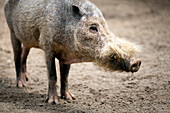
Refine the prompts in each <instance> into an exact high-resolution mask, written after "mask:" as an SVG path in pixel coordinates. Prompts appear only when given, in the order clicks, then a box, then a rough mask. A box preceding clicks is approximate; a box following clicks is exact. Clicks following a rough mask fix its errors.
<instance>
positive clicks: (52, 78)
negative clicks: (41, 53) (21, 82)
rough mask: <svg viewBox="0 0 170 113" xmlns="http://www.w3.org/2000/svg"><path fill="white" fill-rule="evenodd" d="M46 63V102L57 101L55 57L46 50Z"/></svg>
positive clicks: (56, 102)
mask: <svg viewBox="0 0 170 113" xmlns="http://www.w3.org/2000/svg"><path fill="white" fill-rule="evenodd" d="M45 54H46V64H47V71H48V80H49V81H48V97H47V99H46V102H48V103H55V104H58V103H59V98H58V95H57V87H56V83H57V75H56V66H55V57H54V54H53V53H52V52H46V53H45Z"/></svg>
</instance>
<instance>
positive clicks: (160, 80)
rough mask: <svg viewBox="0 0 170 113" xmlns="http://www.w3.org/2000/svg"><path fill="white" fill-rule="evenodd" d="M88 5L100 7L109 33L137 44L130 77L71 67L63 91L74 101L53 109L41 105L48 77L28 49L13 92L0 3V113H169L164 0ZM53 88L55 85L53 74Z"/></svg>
mask: <svg viewBox="0 0 170 113" xmlns="http://www.w3.org/2000/svg"><path fill="white" fill-rule="evenodd" d="M91 1H92V2H93V3H95V4H96V5H97V6H98V7H99V9H101V11H102V12H103V15H104V16H105V18H106V20H107V22H108V25H109V28H110V30H111V31H112V32H114V33H115V34H116V35H118V36H120V37H123V38H126V39H128V40H130V41H132V42H136V43H137V44H140V45H141V46H142V52H141V53H139V54H137V55H136V56H137V57H139V58H140V59H141V60H142V65H141V68H140V70H139V71H138V72H137V73H134V74H132V73H125V72H123V73H118V72H112V73H109V72H104V71H103V70H100V69H98V68H97V67H95V66H94V65H93V64H92V63H80V64H73V65H72V67H71V72H70V75H69V89H70V91H71V92H72V93H73V94H74V95H75V96H76V97H77V99H76V100H75V101H73V102H72V103H69V102H66V101H64V100H60V104H59V105H51V104H47V103H45V98H46V94H47V85H48V79H47V70H46V66H45V61H44V54H43V51H42V50H39V49H31V52H30V54H29V57H28V62H27V63H28V74H29V76H30V81H28V82H27V85H28V86H27V87H26V88H16V83H15V82H16V77H15V69H14V61H13V52H12V47H11V42H10V34H9V29H8V27H7V24H6V21H5V17H4V12H3V4H4V0H1V1H0V113H21V112H25V113H39V112H45V113H51V112H52V113H53V112H57V113H93V112H94V113H111V112H115V113H123V112H124V113H137V112H138V113H169V112H170V1H169V0H91ZM56 63H57V60H56ZM57 70H58V65H57ZM58 75H59V73H58ZM57 84H58V87H60V85H59V84H60V83H59V76H58V82H57ZM58 91H59V90H58Z"/></svg>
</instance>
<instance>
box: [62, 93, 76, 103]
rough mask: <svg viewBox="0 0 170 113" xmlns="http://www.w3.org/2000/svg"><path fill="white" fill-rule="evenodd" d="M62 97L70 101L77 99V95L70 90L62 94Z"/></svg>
mask: <svg viewBox="0 0 170 113" xmlns="http://www.w3.org/2000/svg"><path fill="white" fill-rule="evenodd" d="M61 98H62V99H65V100H67V101H69V102H70V101H72V100H75V99H76V98H75V96H74V95H73V94H71V93H70V92H66V93H64V94H61Z"/></svg>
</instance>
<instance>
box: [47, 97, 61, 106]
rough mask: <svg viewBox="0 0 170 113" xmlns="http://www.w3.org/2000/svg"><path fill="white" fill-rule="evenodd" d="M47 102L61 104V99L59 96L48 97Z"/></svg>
mask: <svg viewBox="0 0 170 113" xmlns="http://www.w3.org/2000/svg"><path fill="white" fill-rule="evenodd" d="M46 102H48V103H49V104H59V97H58V96H57V95H51V96H48V97H47V98H46Z"/></svg>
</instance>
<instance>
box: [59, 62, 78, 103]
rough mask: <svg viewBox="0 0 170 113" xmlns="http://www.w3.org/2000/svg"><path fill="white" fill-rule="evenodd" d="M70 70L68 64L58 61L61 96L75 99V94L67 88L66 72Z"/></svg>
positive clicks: (70, 99)
mask: <svg viewBox="0 0 170 113" xmlns="http://www.w3.org/2000/svg"><path fill="white" fill-rule="evenodd" d="M69 70H70V64H63V63H62V62H60V76H61V78H60V79H61V90H60V91H61V98H63V99H66V100H68V101H72V100H75V96H74V95H73V94H71V93H70V92H69V90H68V74H69Z"/></svg>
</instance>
